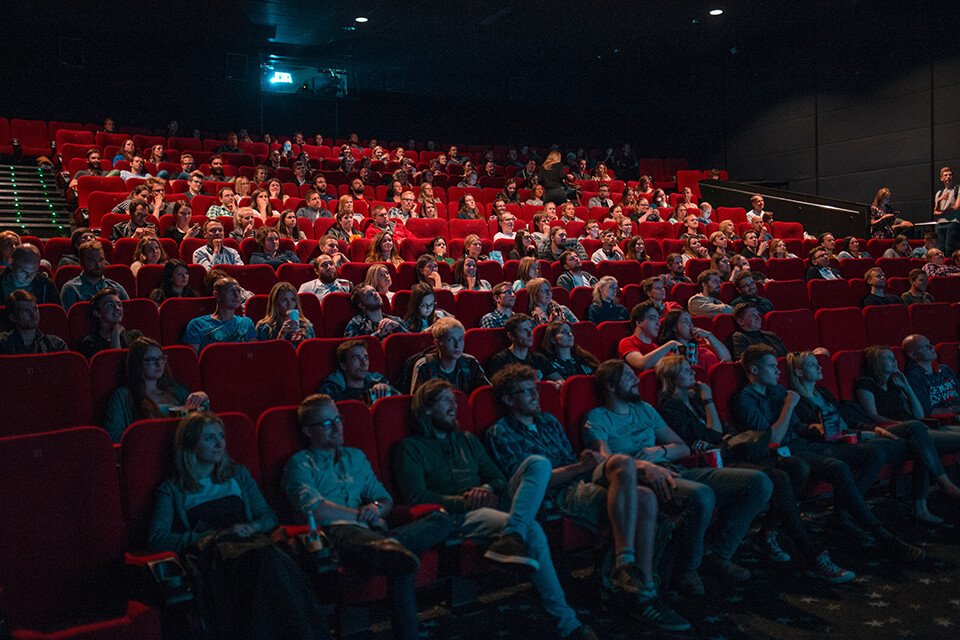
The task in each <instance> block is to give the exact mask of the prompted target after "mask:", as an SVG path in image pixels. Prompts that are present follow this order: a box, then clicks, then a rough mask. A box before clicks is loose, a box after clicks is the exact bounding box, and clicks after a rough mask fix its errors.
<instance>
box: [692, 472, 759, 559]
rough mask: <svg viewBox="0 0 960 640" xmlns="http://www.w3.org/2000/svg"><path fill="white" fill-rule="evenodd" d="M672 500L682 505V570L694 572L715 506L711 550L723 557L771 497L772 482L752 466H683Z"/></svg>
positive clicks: (729, 554)
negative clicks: (715, 513)
mask: <svg viewBox="0 0 960 640" xmlns="http://www.w3.org/2000/svg"><path fill="white" fill-rule="evenodd" d="M673 493H674V497H675V499H679V501H680V502H682V503H685V504H684V510H683V525H682V537H683V546H684V549H683V557H682V558H681V559H680V568H681V570H682V571H696V570H697V569H699V568H700V564H701V563H702V562H703V555H704V545H705V541H704V537H705V535H706V533H707V529H708V528H709V527H710V522H711V520H713V511H714V508H716V509H717V510H718V511H719V513H718V514H717V518H716V521H717V524H716V527H715V529H714V532H713V534H712V535H711V538H710V542H709V545H710V550H711V551H712V552H713V553H716V554H717V555H718V556H720V557H721V558H723V559H724V560H729V559H730V558H732V557H733V554H734V553H736V551H737V547H739V546H740V543H741V542H742V541H743V537H744V536H745V535H746V534H747V531H749V530H750V523H752V522H753V519H754V518H756V517H757V514H759V513H760V512H761V511H763V508H764V507H765V506H766V505H767V501H769V500H770V495H771V494H772V493H773V483H772V482H770V478H768V477H767V476H766V475H765V474H764V473H763V472H761V471H756V470H753V469H711V468H707V467H704V468H697V469H685V470H684V471H682V472H681V473H680V477H679V478H677V488H676V489H675V490H674V492H673Z"/></svg>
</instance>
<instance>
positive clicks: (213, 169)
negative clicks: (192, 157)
mask: <svg viewBox="0 0 960 640" xmlns="http://www.w3.org/2000/svg"><path fill="white" fill-rule="evenodd" d="M210 175H212V176H215V177H217V178H222V177H225V176H224V174H223V156H221V155H215V156H211V157H210Z"/></svg>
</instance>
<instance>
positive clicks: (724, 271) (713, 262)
mask: <svg viewBox="0 0 960 640" xmlns="http://www.w3.org/2000/svg"><path fill="white" fill-rule="evenodd" d="M710 269H711V270H712V271H716V272H717V273H719V274H720V280H722V281H723V282H730V276H731V275H732V274H731V270H730V258H728V257H727V255H726V254H725V253H720V252H719V251H717V252H716V253H714V254H713V255H712V256H710Z"/></svg>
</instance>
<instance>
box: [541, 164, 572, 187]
mask: <svg viewBox="0 0 960 640" xmlns="http://www.w3.org/2000/svg"><path fill="white" fill-rule="evenodd" d="M566 176H567V168H566V167H565V166H564V165H563V163H562V162H558V163H557V164H555V165H553V166H552V167H551V168H549V169H547V168H546V167H540V169H538V170H537V179H538V180H540V184H541V185H543V189H544V191H550V190H552V189H560V188H562V187H563V186H564V184H563V179H564V178H565V177H566Z"/></svg>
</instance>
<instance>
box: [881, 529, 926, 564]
mask: <svg viewBox="0 0 960 640" xmlns="http://www.w3.org/2000/svg"><path fill="white" fill-rule="evenodd" d="M883 547H884V549H885V550H886V551H888V552H890V553H891V554H892V555H893V556H894V557H895V558H896V559H897V560H900V561H901V562H906V563H909V564H912V563H915V562H922V561H924V560H926V558H927V551H926V549H924V548H923V547H918V546H916V545H912V544H910V543H909V542H904V541H903V540H901V539H900V538H896V537H893V536H891V537H890V538H889V539H887V540H884V541H883Z"/></svg>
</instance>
